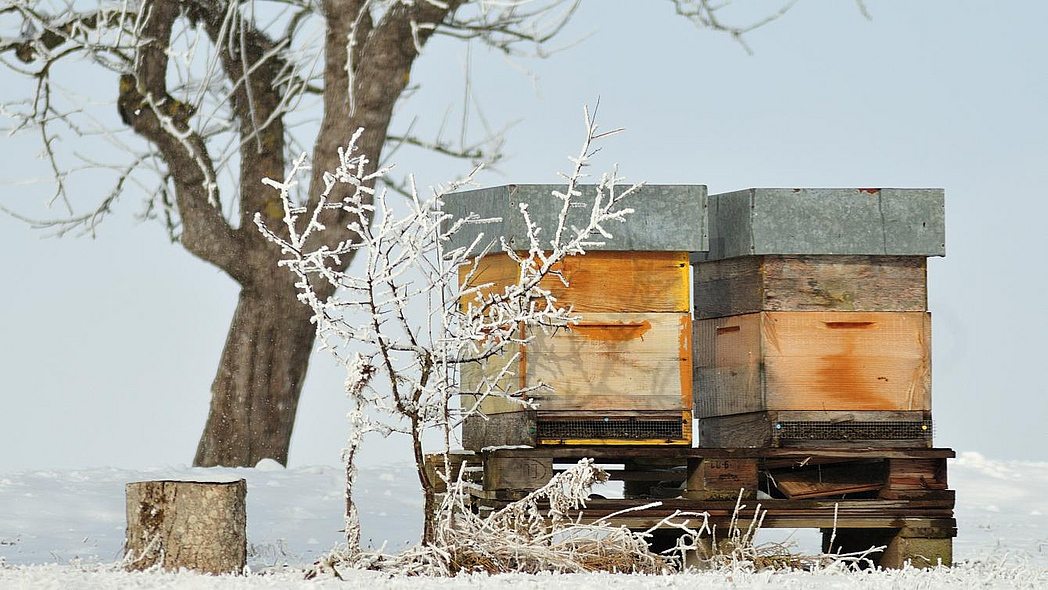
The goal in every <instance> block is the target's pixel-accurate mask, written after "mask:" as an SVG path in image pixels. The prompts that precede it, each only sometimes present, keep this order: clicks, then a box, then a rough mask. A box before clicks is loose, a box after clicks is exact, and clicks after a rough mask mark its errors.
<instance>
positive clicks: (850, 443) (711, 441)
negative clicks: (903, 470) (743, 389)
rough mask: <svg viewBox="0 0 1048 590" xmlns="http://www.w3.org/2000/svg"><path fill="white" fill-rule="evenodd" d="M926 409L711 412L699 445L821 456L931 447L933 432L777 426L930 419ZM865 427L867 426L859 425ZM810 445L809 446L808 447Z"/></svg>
mask: <svg viewBox="0 0 1048 590" xmlns="http://www.w3.org/2000/svg"><path fill="white" fill-rule="evenodd" d="M929 416H930V412H925V411H872V410H856V411H840V410H833V411H821V410H820V411H813V410H812V411H769V412H748V413H745V414H732V415H729V416H712V417H707V418H700V419H699V446H701V447H719V448H752V447H790V448H794V449H797V450H799V451H800V450H806V452H808V453H812V454H814V455H815V456H818V455H820V454H822V453H823V451H824V450H825V449H827V448H850V447H851V448H869V447H877V448H884V449H887V448H913V447H929V446H931V442H932V439H931V437H930V436H928V437H922V438H906V439H895V438H891V439H883V440H880V439H871V438H853V439H833V438H813V439H810V440H808V439H802V438H787V436H788V433H789V431H788V430H780V429H779V428H777V426H778V425H780V424H787V425H788V423H790V422H812V423H816V424H819V423H825V424H827V425H839V426H841V427H847V425H848V424H852V423H867V422H872V423H885V422H914V423H917V424H920V423H921V422H922V421H923V420H927V419H928V417H929ZM860 430H864V429H860ZM808 449H810V450H808Z"/></svg>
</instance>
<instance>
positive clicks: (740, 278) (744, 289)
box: [694, 255, 928, 319]
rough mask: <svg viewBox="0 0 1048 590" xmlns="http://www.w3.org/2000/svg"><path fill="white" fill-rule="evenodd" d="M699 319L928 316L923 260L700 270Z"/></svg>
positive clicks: (721, 264) (792, 262)
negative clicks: (789, 314)
mask: <svg viewBox="0 0 1048 590" xmlns="http://www.w3.org/2000/svg"><path fill="white" fill-rule="evenodd" d="M694 274H695V314H696V317H697V318H702V319H706V318H714V317H724V316H730V315H740V314H747V313H756V312H760V311H925V310H926V309H927V301H928V288H927V261H926V259H925V258H924V257H922V256H785V255H764V256H743V257H739V258H729V259H727V260H721V261H717V262H707V263H699V264H697V265H696V266H695V273H694Z"/></svg>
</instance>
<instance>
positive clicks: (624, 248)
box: [445, 184, 707, 450]
mask: <svg viewBox="0 0 1048 590" xmlns="http://www.w3.org/2000/svg"><path fill="white" fill-rule="evenodd" d="M581 188H582V191H583V196H582V197H580V202H581V203H586V204H588V205H590V206H591V204H592V199H593V195H594V194H595V188H594V187H592V186H584V187H581ZM553 190H563V187H560V186H556V185H525V184H518V185H508V186H500V187H493V188H487V189H481V190H474V191H464V192H459V193H455V194H453V195H449V197H447V199H446V203H445V210H447V211H449V212H450V213H452V214H453V215H455V216H456V217H458V216H462V215H464V214H468V213H470V212H473V213H477V214H479V215H480V216H482V217H502V222H501V223H496V224H485V225H478V226H471V227H470V228H467V230H465V231H463V232H460V233H459V234H458V235H456V236H455V238H454V243H453V245H465V244H469V243H470V242H472V240H473V239H474V237H476V235H477V232H484V236H485V242H486V241H487V240H488V239H491V238H496V239H497V238H498V237H504V238H505V239H506V240H507V242H508V243H509V244H510V245H511V246H512V247H516V246H518V245H519V248H520V250H524V251H526V250H527V248H528V242H527V240H526V231H525V227H524V224H523V220H522V219H521V217H520V215H519V213H517V212H518V211H519V205H520V204H521V203H527V205H528V211H529V213H530V214H531V215H532V218H533V220H534V221H535V223H536V224H538V226H539V227H543V228H549V229H548V230H547V231H546V232H545V234H546V235H548V234H550V233H551V232H552V230H553V228H554V227H555V226H556V219H557V213H558V211H559V209H560V205H561V201H560V200H559V199H557V198H555V197H553V196H551V194H550V193H551V191H553ZM706 204H707V203H706V187H705V186H700V185H691V186H689V185H673V186H669V185H665V186H660V185H649V186H645V187H644V188H642V189H641V190H640V191H639V192H638V193H637V194H636V195H634V196H632V197H631V198H630V200H629V202H627V203H625V205H624V206H627V207H630V208H632V209H634V213H632V214H630V215H629V216H628V218H627V222H626V223H624V224H618V223H616V224H612V225H610V226H609V229H610V230H611V233H612V234H613V235H614V237H613V238H612V239H610V240H606V243H605V244H604V245H603V246H599V247H595V248H593V249H591V250H589V251H588V252H587V253H586V254H585V255H581V256H572V257H568V258H567V259H565V260H564V261H563V263H562V264H561V265H560V267H559V268H558V269H557V270H559V271H560V272H562V273H563V275H564V278H565V279H567V282H568V286H567V287H565V286H564V285H563V284H562V283H561V282H560V280H559V279H557V278H555V277H552V276H550V277H548V278H547V279H546V280H545V281H544V282H543V283H542V286H543V287H544V288H546V289H549V290H550V291H552V293H553V295H554V296H555V297H556V298H557V300H558V302H559V303H560V304H561V305H563V306H565V307H567V306H571V307H572V308H573V309H574V311H575V312H576V313H577V314H578V315H580V316H581V321H579V322H578V323H577V324H575V325H571V326H569V327H568V328H565V329H559V330H557V331H555V332H552V333H547V332H545V331H543V330H541V329H540V328H537V327H523V328H522V329H524V330H525V331H526V333H525V335H526V336H528V337H532V339H531V340H530V341H529V342H528V344H526V345H522V346H521V350H520V353H521V354H520V361H519V363H520V364H519V368H518V370H517V371H515V373H516V374H515V375H513V376H512V377H511V378H510V379H509V380H508V382H506V383H505V385H502V384H500V388H502V389H504V390H505V391H513V390H516V389H518V388H525V387H529V386H532V385H536V384H538V383H543V384H546V385H549V386H551V387H552V390H540V391H537V392H535V393H534V394H533V396H532V397H531V398H529V399H530V400H531V401H533V402H535V403H536V404H537V406H538V409H537V410H534V411H530V410H529V411H524V410H522V409H521V406H520V405H519V404H516V403H514V402H512V401H509V400H505V399H502V398H496V397H488V398H485V399H484V400H483V402H482V404H481V407H480V409H481V411H482V413H483V414H484V417H474V418H469V419H467V420H466V422H465V423H464V425H463V446H464V448H466V449H472V450H479V449H481V448H483V447H487V446H495V445H507V444H529V445H536V444H538V445H543V444H681V445H688V444H690V443H691V430H692V429H691V421H692V401H693V395H692V392H693V385H692V378H693V367H692V350H691V338H692V320H691V313H690V305H691V297H690V284H689V283H690V278H689V252H694V251H703V250H705V249H706V247H707V236H706ZM575 215H577V216H579V219H578V220H577V221H576V222H575V225H582V224H584V223H585V222H584V220H583V219H582V216H583V215H585V216H587V218H588V215H589V206H582V207H579V208H578V209H576V210H573V212H572V213H571V216H575ZM571 216H569V222H570V221H571ZM462 272H463V275H462V276H463V277H465V275H466V272H467V271H466V269H463V271H462ZM518 272H519V269H518V267H517V265H516V263H514V262H513V261H512V260H511V259H510V258H509V257H508V256H506V255H505V254H503V253H501V252H499V253H496V254H489V255H488V256H485V257H484V258H483V259H482V260H480V261H479V262H478V270H477V272H476V273H475V274H474V277H473V280H472V281H471V283H470V285H471V286H472V285H483V284H486V283H492V284H493V285H492V287H491V288H494V289H497V290H499V291H501V290H502V289H503V288H504V287H505V285H507V284H511V283H516V281H517V280H518ZM461 304H462V305H463V306H468V305H470V304H471V301H470V300H469V298H467V297H464V298H463V300H462V301H461ZM504 364H505V363H504V362H499V359H496V360H495V361H493V362H488V363H470V364H467V365H464V366H463V368H462V371H461V385H462V390H463V392H467V393H466V394H465V395H464V396H463V397H464V400H463V404H464V405H472V403H473V401H474V400H473V397H472V396H471V395H470V394H469V393H468V392H470V391H478V385H479V384H480V383H481V382H482V378H483V377H482V376H483V375H484V374H485V373H487V374H488V375H492V374H493V372H497V371H499V370H500V369H501V368H502V367H503V366H504Z"/></svg>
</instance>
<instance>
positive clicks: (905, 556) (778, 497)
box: [471, 446, 957, 567]
mask: <svg viewBox="0 0 1048 590" xmlns="http://www.w3.org/2000/svg"><path fill="white" fill-rule="evenodd" d="M954 456H955V453H954V451H952V450H951V449H941V448H903V449H900V448H837V449H796V448H793V449H788V448H729V449H724V448H672V447H670V448H667V447H664V448H661V449H659V448H652V447H642V446H635V447H624V446H618V447H610V446H591V447H578V446H575V447H570V446H556V447H535V448H513V449H494V450H488V451H484V452H481V453H479V454H477V455H473V456H472V457H471V461H475V462H476V463H477V464H478V465H479V466H482V468H483V485H482V488H483V489H482V490H480V491H478V492H476V502H477V504H478V506H479V507H481V508H497V507H499V506H504V505H505V504H506V503H508V502H510V501H513V500H516V499H519V498H521V497H523V496H524V495H525V494H527V493H528V492H529V491H531V490H534V489H536V488H538V487H540V486H541V485H543V484H545V483H546V482H547V481H549V479H550V478H551V477H552V476H553V475H554V474H555V473H557V472H558V471H560V470H561V468H563V467H564V465H565V464H568V463H571V462H573V461H576V460H578V459H581V458H592V459H594V460H596V461H597V462H598V463H605V464H608V463H611V464H623V465H624V466H625V467H624V468H616V469H608V470H607V471H608V472H609V475H610V477H611V479H612V480H619V481H624V482H626V490H627V493H631V494H632V495H633V496H634V497H630V498H625V499H593V500H591V501H590V502H588V503H587V506H586V508H585V509H584V510H582V511H579V512H578V513H576V514H573V515H572V517H577V518H580V519H581V521H582V522H593V521H595V520H598V519H601V518H604V517H606V516H608V515H610V514H614V513H616V512H618V511H621V510H623V509H625V508H629V507H633V506H637V505H639V504H643V503H647V502H651V501H652V500H654V499H657V500H659V501H660V502H661V504H659V505H658V506H654V507H649V508H645V509H644V510H636V511H631V512H629V513H627V514H625V515H622V516H617V517H615V518H613V519H612V520H611V522H612V524H614V525H620V526H626V527H629V528H632V529H648V528H650V527H652V526H655V525H657V524H659V523H660V522H661V521H662V520H663V519H665V518H666V517H668V516H670V515H672V514H673V513H674V512H675V511H677V510H681V511H688V512H706V513H708V514H709V519H710V524H711V525H717V526H718V527H721V528H722V529H723V527H726V526H727V525H728V523H729V521H730V520H731V518H732V516H733V513H734V511H735V506H736V500H737V499H738V497H739V494H740V490H742V497H743V498H744V499H745V500H746V502H744V503H745V504H746V506H745V508H743V509H742V511H741V513H740V514H739V515H738V516H739V517H741V518H743V519H744V520H748V519H750V518H752V517H753V516H754V513H755V511H756V504H757V503H758V501H757V500H756V497H757V492H758V490H760V491H761V492H764V493H765V494H768V495H770V496H771V499H762V500H760V501H759V503H760V509H761V510H762V511H767V512H766V515H765V516H764V521H763V525H762V526H763V527H765V528H819V529H822V530H823V535H824V539H827V540H828V538H829V536H830V534H831V532H833V531H834V530H835V531H836V535H835V538H836V540H835V543H834V548H835V549H837V548H840V549H843V550H845V551H850V550H863V549H866V548H869V547H870V546H873V545H884V546H886V547H887V549H886V550H885V552H884V553H883V554H882V555H881V556H880V560H879V563H880V565H882V566H884V567H901V566H902V565H903V564H904V563H906V562H909V563H912V564H913V565H914V566H918V567H924V566H933V565H935V564H937V563H939V562H941V563H943V564H945V565H949V564H950V563H951V560H952V546H953V537H955V536H956V534H957V523H956V520H955V519H954V513H953V509H954V502H955V494H954V492H953V491H952V490H950V489H948V483H947V478H946V460H947V459H949V458H953V457H954Z"/></svg>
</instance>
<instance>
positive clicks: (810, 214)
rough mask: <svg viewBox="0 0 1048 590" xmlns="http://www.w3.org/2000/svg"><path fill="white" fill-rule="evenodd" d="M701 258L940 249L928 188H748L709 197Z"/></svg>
mask: <svg viewBox="0 0 1048 590" xmlns="http://www.w3.org/2000/svg"><path fill="white" fill-rule="evenodd" d="M709 209H710V215H709V232H710V240H709V241H710V248H709V251H707V252H704V253H699V254H696V255H695V256H693V257H692V258H693V260H697V261H699V262H709V261H714V260H723V259H725V258H733V257H736V256H751V255H761V254H829V255H832V254H838V255H848V254H850V255H882V254H883V255H895V256H944V255H945V254H946V223H945V196H944V192H943V190H942V189H936V188H917V189H912V188H904V189H899V188H884V189H862V188H752V189H746V190H741V191H735V192H731V193H724V194H718V195H711V196H710V197H709Z"/></svg>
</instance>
